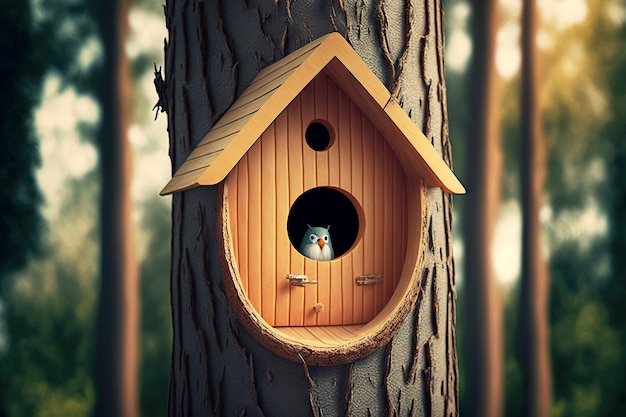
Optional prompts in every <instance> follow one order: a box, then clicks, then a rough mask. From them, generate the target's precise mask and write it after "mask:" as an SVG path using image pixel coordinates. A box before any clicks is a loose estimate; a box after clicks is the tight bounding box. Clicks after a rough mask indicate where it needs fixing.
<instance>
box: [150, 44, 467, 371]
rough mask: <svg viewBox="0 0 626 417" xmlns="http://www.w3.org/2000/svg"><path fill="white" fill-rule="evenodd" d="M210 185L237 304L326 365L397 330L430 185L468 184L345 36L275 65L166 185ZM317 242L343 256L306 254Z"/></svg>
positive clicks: (279, 338)
mask: <svg viewBox="0 0 626 417" xmlns="http://www.w3.org/2000/svg"><path fill="white" fill-rule="evenodd" d="M202 185H217V186H219V190H220V201H221V207H220V210H221V212H220V213H218V219H219V220H218V223H219V224H218V225H217V227H218V236H219V241H220V242H219V243H220V250H221V251H222V253H220V254H218V256H219V257H220V259H221V261H222V269H223V275H224V285H225V289H226V293H227V295H228V298H229V302H230V304H231V307H232V309H233V311H234V312H235V314H236V315H237V317H238V318H239V320H240V321H241V323H242V324H243V325H244V326H245V327H246V329H247V330H248V331H249V332H250V333H251V334H252V335H253V336H254V337H255V338H256V339H257V340H258V341H259V342H261V343H262V344H264V345H265V346H266V347H268V348H270V349H271V350H273V351H274V352H276V353H278V354H281V355H282V356H285V357H288V358H291V359H294V360H301V359H304V360H306V361H307V363H313V364H319V365H322V364H334V363H345V362H349V361H352V360H354V359H356V358H358V357H362V356H364V355H366V354H369V353H371V352H372V351H373V350H375V349H377V348H378V347H380V346H382V345H383V344H385V343H387V342H388V341H389V339H390V338H391V337H392V336H393V334H394V333H395V331H396V330H397V329H398V328H399V326H400V324H401V323H402V322H403V320H404V318H405V317H406V315H407V314H408V312H409V310H410V309H411V307H412V305H413V303H414V302H415V299H416V297H417V293H418V291H419V285H420V284H419V278H420V277H421V275H422V271H421V262H422V254H423V251H424V237H425V235H426V233H425V232H424V228H425V225H424V221H423V219H424V217H425V211H426V205H425V190H426V187H441V188H442V189H443V190H444V191H446V192H451V193H464V192H465V190H464V188H463V186H462V185H461V184H460V182H459V181H458V179H457V178H456V177H455V175H454V174H453V172H452V171H451V170H450V168H449V167H448V166H447V165H446V163H445V162H444V161H443V160H442V159H441V157H440V156H439V154H438V153H437V152H436V150H435V149H434V148H433V146H432V145H431V143H430V142H429V141H428V140H427V138H426V137H425V136H424V135H423V134H422V132H420V130H419V129H418V128H417V126H416V125H415V124H414V123H413V122H412V121H411V119H410V118H409V117H408V116H407V115H406V113H405V112H404V111H403V110H402V108H401V107H400V106H399V105H398V104H397V103H396V101H394V99H393V98H392V97H391V95H390V93H389V91H388V90H387V89H386V88H385V87H384V85H383V84H382V83H381V82H380V81H379V80H378V78H377V77H376V76H375V75H374V74H373V73H372V72H371V71H370V69H369V68H368V67H367V65H366V64H365V63H364V62H363V61H362V60H361V58H360V57H359V56H358V55H357V54H356V52H355V51H354V50H353V49H352V47H351V46H350V45H349V44H348V43H347V42H346V40H345V39H344V38H343V37H342V36H341V35H339V34H337V33H333V34H329V35H327V36H325V37H322V38H320V39H318V40H316V41H314V42H311V43H309V44H308V45H306V46H304V47H302V48H300V49H298V50H297V51H295V52H293V53H291V54H290V55H288V56H286V57H285V58H283V59H281V60H280V61H278V62H276V63H274V64H272V65H270V66H268V67H266V68H265V69H263V70H262V71H261V72H260V73H259V74H258V75H257V76H256V78H255V79H254V80H253V81H252V83H251V84H250V85H249V86H248V88H247V89H246V90H245V91H244V92H243V94H242V95H241V97H239V98H238V99H237V100H236V101H235V102H234V104H233V105H232V107H230V109H228V111H227V112H226V113H225V114H224V115H223V116H222V117H221V119H220V120H219V121H218V122H217V123H216V124H215V126H213V128H212V129H211V130H210V131H209V133H208V134H207V135H206V136H205V137H204V139H203V140H202V141H201V142H200V143H199V144H198V145H197V146H196V148H195V149H194V150H193V151H192V152H191V154H190V155H189V156H188V158H187V159H186V161H185V162H184V163H183V164H182V165H181V166H180V168H179V169H178V170H177V171H176V173H175V175H174V177H173V178H172V179H171V181H170V182H169V183H168V184H167V186H166V187H165V188H164V189H163V191H162V194H169V193H174V192H179V191H184V190H187V189H190V188H193V187H197V186H202ZM309 225H310V226H311V227H313V228H315V227H318V228H324V229H328V230H327V231H326V232H320V233H318V232H317V231H316V232H315V233H313V232H311V230H312V229H311V230H310V229H309ZM316 230H318V229H316ZM312 235H314V236H312ZM318 235H319V236H318ZM322 235H324V236H322ZM326 235H327V236H326ZM307 239H309V240H311V242H310V243H313V244H314V245H316V246H320V247H321V246H322V245H325V246H328V247H330V246H332V249H333V251H332V258H331V259H329V260H315V259H311V258H310V257H308V256H305V254H304V252H303V250H302V249H301V245H304V243H305V242H303V241H307ZM324 239H326V240H325V241H324V243H321V242H319V241H320V240H324ZM327 253H330V252H328V251H327Z"/></svg>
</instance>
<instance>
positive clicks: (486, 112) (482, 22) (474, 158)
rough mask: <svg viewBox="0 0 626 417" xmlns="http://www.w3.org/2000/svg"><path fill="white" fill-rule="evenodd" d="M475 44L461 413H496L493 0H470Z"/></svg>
mask: <svg viewBox="0 0 626 417" xmlns="http://www.w3.org/2000/svg"><path fill="white" fill-rule="evenodd" d="M472 5H473V10H474V13H473V15H472V34H473V36H472V38H473V40H474V47H473V53H472V61H471V67H470V77H469V80H470V84H471V85H470V94H469V97H470V102H469V106H470V107H469V114H470V116H469V120H471V123H470V126H469V129H468V132H467V134H468V147H467V150H468V161H470V165H469V168H468V169H467V187H468V194H467V197H466V199H465V204H466V206H465V221H464V229H465V236H464V239H465V252H466V255H465V257H464V259H465V276H466V285H465V286H464V290H463V291H464V297H465V298H464V300H465V301H464V312H465V315H464V320H465V323H466V329H467V330H466V331H465V334H466V342H465V345H464V346H465V347H464V352H465V361H466V364H467V375H468V380H471V381H472V382H471V383H470V384H468V388H467V389H468V392H467V404H466V406H464V413H467V414H468V415H469V416H477V417H497V416H500V415H502V409H503V408H502V407H503V391H504V382H503V361H504V358H503V356H504V346H503V345H504V335H503V328H502V317H503V312H502V301H501V299H500V293H499V289H498V284H497V281H496V276H495V271H494V270H493V266H492V263H491V245H492V239H493V233H494V229H495V224H496V220H497V217H498V209H499V207H500V187H501V183H502V181H501V178H502V152H501V150H500V130H499V129H500V111H499V108H500V107H499V106H500V102H499V97H500V89H499V79H498V74H497V72H496V68H495V41H496V32H497V28H498V18H497V15H498V13H497V9H498V4H497V2H496V1H495V0H474V1H473V2H472Z"/></svg>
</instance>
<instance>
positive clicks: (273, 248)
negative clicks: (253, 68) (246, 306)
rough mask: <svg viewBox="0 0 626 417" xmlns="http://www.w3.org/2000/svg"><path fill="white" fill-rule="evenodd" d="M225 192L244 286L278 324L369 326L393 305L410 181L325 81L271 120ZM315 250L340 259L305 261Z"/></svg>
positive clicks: (368, 124) (363, 119)
mask: <svg viewBox="0 0 626 417" xmlns="http://www.w3.org/2000/svg"><path fill="white" fill-rule="evenodd" d="M224 192H225V194H226V196H227V209H228V219H229V220H228V222H229V227H230V232H231V237H232V247H233V255H234V257H235V259H236V266H237V268H238V275H239V277H240V279H241V281H242V282H241V285H242V288H243V290H244V292H245V294H246V295H247V297H248V299H249V301H250V303H251V305H252V306H253V308H254V309H256V311H257V312H258V313H259V314H260V315H261V317H262V318H263V319H264V320H265V321H267V323H268V324H270V325H271V326H275V327H280V326H326V325H353V324H361V323H367V322H368V321H370V320H371V319H372V318H373V317H375V316H376V315H377V314H378V313H379V312H380V311H381V310H382V309H383V307H384V306H385V305H386V304H387V302H388V301H389V299H390V298H391V296H392V294H393V292H394V289H395V288H396V285H397V284H398V281H399V280H400V277H401V275H402V272H403V267H404V264H405V256H406V249H407V238H408V236H407V235H408V233H409V227H408V220H407V216H408V214H407V207H408V204H407V176H406V175H405V172H404V170H403V168H402V165H401V164H400V162H399V160H398V158H397V156H396V155H395V154H394V151H393V150H392V148H391V147H390V146H389V144H388V141H387V140H386V138H385V137H384V135H383V133H382V132H380V131H379V130H377V128H376V126H374V124H373V123H372V121H371V120H370V119H369V118H368V117H367V116H366V115H365V114H364V113H363V112H362V110H361V109H360V107H359V103H357V102H355V101H353V100H351V99H350V98H349V97H348V96H347V95H346V94H345V93H344V92H343V91H342V90H341V89H340V88H339V87H338V86H337V84H336V83H335V82H334V81H333V79H332V78H331V77H329V76H328V75H326V74H324V73H321V74H319V75H318V76H317V77H315V79H314V80H313V81H311V82H310V83H309V84H308V85H307V86H306V87H305V88H304V89H303V90H302V92H301V93H300V94H299V95H298V96H296V98H295V99H294V100H293V101H292V102H291V103H290V104H289V105H288V106H287V107H286V109H285V110H284V111H283V112H282V113H281V114H280V115H279V116H278V118H276V120H275V121H274V122H273V123H271V125H270V126H269V128H267V129H266V130H265V132H264V133H263V134H262V136H261V137H260V138H259V140H257V141H256V142H255V143H254V145H252V147H251V148H250V149H249V150H248V151H247V152H246V153H245V154H244V156H243V157H242V158H241V159H240V160H239V162H238V163H237V164H236V166H235V167H234V169H233V170H232V171H231V172H230V173H229V174H228V176H227V178H226V180H225V184H224ZM309 226H310V227H311V229H309ZM312 230H313V231H315V233H312ZM413 232H417V231H413ZM312 235H314V236H312ZM317 235H320V236H317ZM322 235H323V236H322ZM309 239H311V240H312V241H311V242H308V240H309ZM324 239H326V240H325V241H324ZM322 241H324V242H322ZM309 243H310V244H311V245H312V246H311V247H310V249H315V250H318V251H319V252H320V253H322V252H324V251H325V253H326V255H324V256H326V258H323V259H329V258H328V256H329V255H328V254H330V253H332V256H331V258H332V259H330V260H315V259H311V258H310V257H307V256H305V255H304V254H303V253H308V252H305V251H306V250H308V249H307V248H306V247H305V246H306V245H307V244H309ZM318 246H320V247H322V249H318ZM308 256H311V257H314V256H316V255H308ZM320 256H322V255H320ZM319 259H322V258H319ZM289 276H291V277H295V278H292V279H288V278H287V277H289ZM294 280H300V281H297V282H296V283H295V284H296V285H294ZM309 283H311V284H309ZM298 284H300V285H298Z"/></svg>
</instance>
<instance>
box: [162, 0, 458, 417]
mask: <svg viewBox="0 0 626 417" xmlns="http://www.w3.org/2000/svg"><path fill="white" fill-rule="evenodd" d="M166 20H167V27H168V30H169V42H168V43H166V47H165V56H166V59H165V69H166V80H165V85H166V89H165V94H166V95H167V96H166V100H164V102H165V103H166V104H165V106H166V109H167V113H168V130H169V134H170V157H171V159H172V168H173V170H175V169H176V168H177V167H178V166H180V164H181V163H182V162H183V160H184V159H185V157H186V156H187V155H188V153H189V152H190V150H191V149H192V148H193V146H194V145H195V144H197V143H198V141H199V140H201V139H202V137H203V136H204V135H205V134H206V133H207V131H208V130H209V128H210V127H211V126H212V125H213V124H214V123H215V122H216V120H217V119H218V118H219V116H220V115H221V114H223V113H224V112H225V111H226V109H227V108H228V107H229V106H230V105H231V104H232V103H233V101H234V99H235V98H236V97H237V96H238V95H240V94H241V92H242V91H243V89H244V88H245V87H246V86H247V85H248V84H249V83H250V82H251V80H252V78H253V77H254V76H255V74H256V73H257V72H258V71H259V70H260V69H261V68H262V67H264V66H266V65H268V64H270V63H272V62H274V61H276V60H277V59H279V58H281V57H283V56H285V55H286V54H288V53H290V52H292V51H294V50H296V49H297V48H299V47H301V46H304V45H305V44H307V43H308V42H310V41H311V40H313V39H316V38H318V37H320V36H322V35H324V34H326V33H329V32H332V31H337V32H339V33H341V34H343V35H344V36H345V37H346V38H347V39H348V40H349V41H350V43H351V44H352V45H353V46H354V48H355V49H356V51H357V53H359V55H360V56H361V57H362V58H363V59H364V61H365V62H366V63H367V64H368V65H369V67H370V68H371V69H372V70H373V72H374V73H375V74H376V75H377V76H378V77H379V78H380V79H381V80H382V81H383V83H385V84H386V85H387V87H388V88H389V90H390V91H392V92H393V94H394V95H395V96H396V97H397V98H398V100H399V102H400V103H402V106H403V108H404V110H405V111H406V112H407V113H408V114H409V115H410V116H411V118H412V119H413V120H414V122H416V123H417V125H418V126H419V127H421V128H422V130H423V131H424V132H425V134H426V136H427V137H428V138H429V139H430V140H431V141H432V142H433V143H434V146H435V148H436V149H437V150H438V151H439V152H440V153H442V154H443V155H444V158H445V160H446V161H447V162H448V163H450V162H451V161H450V159H451V157H450V143H449V138H448V124H447V111H446V88H445V80H444V67H443V45H444V39H443V5H442V4H441V2H440V1H438V0H431V1H427V2H424V3H419V5H417V4H413V3H412V2H411V1H407V2H384V1H356V2H353V1H338V2H335V1H324V2H318V1H297V2H292V1H288V2H287V3H284V2H282V1H269V0H266V1H262V0H258V1H238V2H225V1H213V2H204V1H193V0H192V1H180V2H168V4H167V6H166ZM162 102H163V101H162ZM217 196H218V192H217V186H203V187H198V188H194V189H191V190H188V191H184V192H181V193H176V194H174V196H173V200H172V220H173V225H172V233H173V239H172V278H171V296H172V320H173V347H172V364H171V380H170V397H169V415H170V416H178V415H189V416H200V415H202V416H206V415H224V416H242V415H251V416H263V415H266V416H323V415H326V416H329V415H352V416H367V415H372V416H383V415H398V416H406V415H415V416H419V415H421V416H425V415H433V416H454V415H457V414H458V412H457V408H458V407H457V404H458V401H457V386H458V383H457V379H458V374H457V361H456V339H455V314H456V312H455V299H456V290H455V278H454V264H453V260H452V253H451V248H452V235H451V221H452V219H451V198H450V197H449V196H447V195H444V194H443V193H442V191H441V190H440V189H438V188H437V189H429V190H428V191H427V206H428V219H427V224H428V225H429V227H428V233H429V236H428V237H429V239H428V245H427V247H426V250H425V253H424V257H425V262H424V266H425V272H427V273H424V274H422V276H423V279H422V295H421V296H420V297H419V299H418V302H417V304H416V306H415V307H414V308H413V312H412V313H411V314H409V316H408V318H407V319H406V320H405V322H404V324H403V326H402V327H401V329H400V330H399V332H398V333H397V334H396V335H395V336H394V337H393V339H392V340H391V342H389V344H388V345H387V346H386V347H384V348H382V349H380V350H378V351H376V352H375V353H373V354H371V355H369V356H367V357H365V358H362V359H360V360H357V361H355V362H353V363H349V364H346V365H337V366H315V367H313V366H308V365H307V364H306V363H304V362H300V363H298V362H292V361H290V360H287V359H284V358H282V357H280V356H277V355H275V354H274V353H272V352H271V351H269V350H267V349H266V348H265V347H263V346H261V345H260V344H258V343H257V342H256V341H255V340H254V339H253V338H252V336H251V335H250V334H248V333H247V331H246V330H245V329H244V328H243V327H242V326H241V325H240V323H239V322H238V321H237V319H236V317H235V314H234V313H233V311H232V310H231V307H230V305H229V303H228V301H227V299H226V296H225V294H224V280H223V277H222V272H221V268H220V265H219V260H218V255H217V250H218V244H217V230H216V225H217V213H216V211H217V207H218V205H219V203H218V201H217ZM415 232H416V233H419V231H415Z"/></svg>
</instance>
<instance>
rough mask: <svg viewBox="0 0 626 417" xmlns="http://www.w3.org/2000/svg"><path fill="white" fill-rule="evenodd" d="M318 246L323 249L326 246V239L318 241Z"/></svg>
mask: <svg viewBox="0 0 626 417" xmlns="http://www.w3.org/2000/svg"><path fill="white" fill-rule="evenodd" d="M317 245H318V246H319V247H320V249H322V248H323V247H324V245H325V243H324V239H317Z"/></svg>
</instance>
